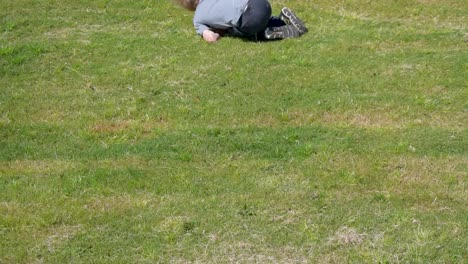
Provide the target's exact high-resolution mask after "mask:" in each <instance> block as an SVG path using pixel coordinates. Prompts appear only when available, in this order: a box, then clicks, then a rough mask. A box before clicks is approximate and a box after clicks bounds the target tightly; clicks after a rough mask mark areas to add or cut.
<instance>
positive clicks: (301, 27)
mask: <svg viewBox="0 0 468 264" xmlns="http://www.w3.org/2000/svg"><path fill="white" fill-rule="evenodd" d="M281 17H282V18H283V19H284V20H285V22H286V23H288V24H291V25H293V26H294V27H295V28H296V29H297V31H299V34H301V35H302V34H304V33H306V32H307V31H308V29H307V27H306V26H305V24H304V22H302V21H301V20H300V19H299V18H298V17H297V16H296V14H294V12H293V11H292V10H291V9H289V8H287V7H283V9H281Z"/></svg>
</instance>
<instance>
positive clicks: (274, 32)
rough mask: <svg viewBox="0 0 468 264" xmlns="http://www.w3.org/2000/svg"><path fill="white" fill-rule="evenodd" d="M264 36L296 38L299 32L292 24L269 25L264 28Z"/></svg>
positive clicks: (270, 37)
mask: <svg viewBox="0 0 468 264" xmlns="http://www.w3.org/2000/svg"><path fill="white" fill-rule="evenodd" d="M264 34H265V38H266V39H270V40H273V39H285V38H297V37H299V36H300V35H301V34H300V33H299V31H298V30H297V29H296V27H294V26H292V25H286V26H281V27H270V28H267V29H265V33H264Z"/></svg>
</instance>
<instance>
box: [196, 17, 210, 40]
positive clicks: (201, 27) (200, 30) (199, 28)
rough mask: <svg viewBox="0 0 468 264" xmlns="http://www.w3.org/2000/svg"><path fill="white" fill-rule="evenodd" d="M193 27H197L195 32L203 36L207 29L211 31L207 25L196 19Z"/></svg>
mask: <svg viewBox="0 0 468 264" xmlns="http://www.w3.org/2000/svg"><path fill="white" fill-rule="evenodd" d="M193 25H194V26H195V30H196V31H197V34H198V35H200V36H201V35H203V31H205V30H206V29H209V28H208V26H207V25H204V24H202V23H200V22H199V21H197V20H196V18H194V19H193Z"/></svg>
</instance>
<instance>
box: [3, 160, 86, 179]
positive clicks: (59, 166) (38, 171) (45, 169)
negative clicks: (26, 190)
mask: <svg viewBox="0 0 468 264" xmlns="http://www.w3.org/2000/svg"><path fill="white" fill-rule="evenodd" d="M81 167H82V165H81V164H80V163H78V162H74V161H69V160H15V161H7V162H5V161H4V162H0V175H1V174H3V173H8V174H12V175H13V174H14V175H19V174H33V175H36V176H40V175H43V176H46V175H49V174H52V173H62V172H65V171H69V170H73V169H77V168H81Z"/></svg>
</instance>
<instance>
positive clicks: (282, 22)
mask: <svg viewBox="0 0 468 264" xmlns="http://www.w3.org/2000/svg"><path fill="white" fill-rule="evenodd" d="M177 1H178V2H179V4H181V5H182V6H183V7H185V8H186V9H189V10H191V11H195V15H194V17H193V24H194V26H195V30H196V32H197V34H199V35H200V36H202V37H203V39H204V40H206V41H208V42H216V41H218V40H219V38H220V37H221V36H222V35H225V34H227V35H230V36H237V37H245V38H249V39H256V40H257V39H267V40H274V39H285V38H296V37H300V36H302V35H303V34H304V33H306V32H307V28H306V26H305V25H304V23H303V22H302V21H301V20H300V19H299V18H298V17H297V16H296V15H295V14H294V12H292V11H291V10H290V9H289V8H287V7H284V8H283V9H281V14H280V15H279V16H278V17H274V16H273V17H272V16H271V6H270V3H269V2H268V1H267V0H177Z"/></svg>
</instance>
